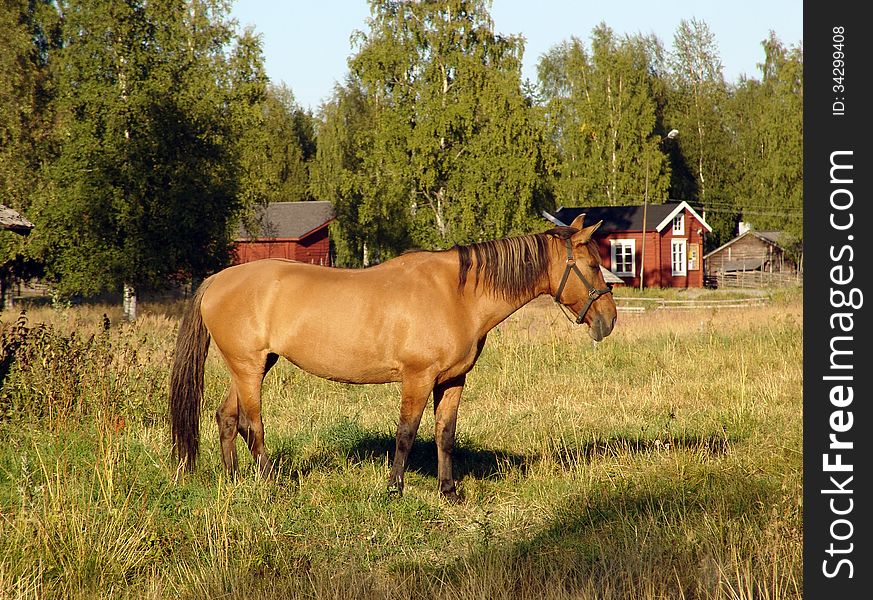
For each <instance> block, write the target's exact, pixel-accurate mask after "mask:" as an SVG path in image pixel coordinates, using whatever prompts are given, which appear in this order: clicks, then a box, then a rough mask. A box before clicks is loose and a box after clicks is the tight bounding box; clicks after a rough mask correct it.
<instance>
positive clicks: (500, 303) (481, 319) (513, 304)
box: [475, 286, 549, 337]
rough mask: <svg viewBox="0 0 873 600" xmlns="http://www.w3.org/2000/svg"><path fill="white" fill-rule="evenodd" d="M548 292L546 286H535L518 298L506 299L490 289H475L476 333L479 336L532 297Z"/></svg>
mask: <svg viewBox="0 0 873 600" xmlns="http://www.w3.org/2000/svg"><path fill="white" fill-rule="evenodd" d="M547 293H549V289H548V286H543V287H542V289H540V288H537V289H535V290H532V291H531V292H530V293H529V294H525V295H524V296H521V297H519V298H515V299H512V300H507V299H505V298H501V297H500V296H498V295H497V294H495V293H494V292H493V291H491V290H483V289H481V288H480V289H477V290H476V294H475V296H476V297H475V303H476V317H477V318H476V321H477V327H476V328H477V333H478V336H479V337H481V336H483V335H485V334H486V333H488V332H489V331H491V330H492V329H494V328H495V327H497V325H499V324H500V323H502V322H503V321H504V320H506V318H507V317H509V316H510V315H512V314H513V313H514V312H516V311H517V310H519V309H520V308H521V307H523V306H524V305H526V304H527V303H529V302H530V301H531V300H533V299H534V298H537V297H539V296H542V295H543V294H547Z"/></svg>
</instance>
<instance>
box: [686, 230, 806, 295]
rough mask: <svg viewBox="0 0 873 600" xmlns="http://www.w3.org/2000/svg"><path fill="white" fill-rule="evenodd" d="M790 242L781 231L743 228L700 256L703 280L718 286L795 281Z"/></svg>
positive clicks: (796, 267)
mask: <svg viewBox="0 0 873 600" xmlns="http://www.w3.org/2000/svg"><path fill="white" fill-rule="evenodd" d="M794 245H795V244H793V243H792V242H791V240H790V238H789V237H788V236H787V235H786V234H785V233H784V232H782V231H755V230H753V229H750V230H747V231H745V232H744V233H742V234H740V235H738V236H737V237H735V238H734V239H732V240H730V241H729V242H727V243H726V244H723V245H722V246H719V247H718V248H716V249H715V250H713V251H712V252H710V253H709V254H707V255H706V256H704V257H703V261H704V264H705V267H706V279H707V282H708V284H709V285H712V286H718V287H723V286H727V287H730V286H738V287H749V286H758V285H778V284H784V283H789V282H798V281H799V278H800V268H799V265H798V264H797V262H796V259H795V258H794V256H799V253H797V252H795V253H792V252H791V251H790V250H794V249H795V248H794Z"/></svg>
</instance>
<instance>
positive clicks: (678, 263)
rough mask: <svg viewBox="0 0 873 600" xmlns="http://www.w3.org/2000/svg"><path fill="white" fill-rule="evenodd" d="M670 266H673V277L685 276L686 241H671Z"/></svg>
mask: <svg viewBox="0 0 873 600" xmlns="http://www.w3.org/2000/svg"><path fill="white" fill-rule="evenodd" d="M670 256H671V260H670V264H671V265H672V266H673V275H674V276H675V275H685V273H686V269H685V264H686V263H685V256H686V254H685V240H671V242H670Z"/></svg>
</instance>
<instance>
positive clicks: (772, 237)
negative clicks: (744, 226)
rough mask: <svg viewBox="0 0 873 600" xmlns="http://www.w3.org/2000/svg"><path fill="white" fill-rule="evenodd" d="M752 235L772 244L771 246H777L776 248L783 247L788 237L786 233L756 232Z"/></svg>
mask: <svg viewBox="0 0 873 600" xmlns="http://www.w3.org/2000/svg"><path fill="white" fill-rule="evenodd" d="M752 233H753V234H754V235H755V236H756V237H759V238H761V239H762V240H764V241H765V242H770V243H771V244H775V245H776V246H783V245H784V244H785V242H786V237H787V236H786V235H785V232H784V231H754V230H752Z"/></svg>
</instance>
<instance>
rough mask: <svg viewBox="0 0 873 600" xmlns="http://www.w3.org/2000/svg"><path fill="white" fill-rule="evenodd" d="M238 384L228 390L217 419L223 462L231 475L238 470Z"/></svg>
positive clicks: (217, 413)
mask: <svg viewBox="0 0 873 600" xmlns="http://www.w3.org/2000/svg"><path fill="white" fill-rule="evenodd" d="M237 398H238V394H237V391H236V386H235V385H234V383H233V382H231V384H230V389H229V390H228V391H227V396H226V397H225V399H224V402H222V403H221V406H219V407H218V411H217V412H216V413H215V420H216V422H217V423H218V437H219V439H220V440H221V462H222V463H223V464H224V468H225V469H227V472H228V473H230V474H231V475H233V474H235V473H236V471H237V466H238V462H237V457H236V434H237V428H238V427H239V402H238V399H237Z"/></svg>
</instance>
